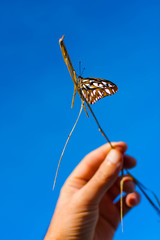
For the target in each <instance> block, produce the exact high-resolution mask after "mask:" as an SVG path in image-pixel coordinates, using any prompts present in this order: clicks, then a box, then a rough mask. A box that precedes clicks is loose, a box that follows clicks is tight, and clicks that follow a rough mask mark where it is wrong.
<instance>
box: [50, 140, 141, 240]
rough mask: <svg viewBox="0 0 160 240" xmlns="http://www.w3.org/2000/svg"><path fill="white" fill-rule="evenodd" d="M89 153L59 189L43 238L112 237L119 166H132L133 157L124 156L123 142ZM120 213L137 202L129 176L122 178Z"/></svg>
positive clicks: (117, 207)
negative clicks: (124, 194)
mask: <svg viewBox="0 0 160 240" xmlns="http://www.w3.org/2000/svg"><path fill="white" fill-rule="evenodd" d="M112 144H113V146H114V149H111V147H110V145H109V144H105V145H103V146H101V147H100V148H98V149H96V150H94V151H93V152H91V153H89V154H88V155H87V156H86V157H85V158H84V159H83V160H82V161H81V162H80V164H79V165H78V166H77V167H76V168H75V170H74V171H73V172H72V174H71V175H70V176H69V177H68V179H67V180H66V182H65V184H64V186H63V187H62V189H61V193H60V197H59V200H58V203H57V206H56V209H55V212H54V215H53V218H52V221H51V223H50V227H49V229H48V232H47V234H46V237H45V240H62V239H74V240H102V239H107V240H110V239H113V236H114V233H115V230H116V229H117V227H118V224H119V222H120V201H117V202H115V199H116V198H117V196H118V195H119V194H120V179H121V177H120V176H118V174H119V172H120V170H121V169H122V167H123V168H126V169H130V168H132V167H134V166H135V165H136V160H135V159H134V158H133V157H130V156H128V155H124V152H125V151H126V149H127V145H126V144H125V143H124V142H116V143H112ZM123 182H124V191H125V192H126V196H124V197H123V215H125V214H126V213H127V212H128V211H129V210H130V209H131V208H132V207H134V206H136V205H137V204H138V203H139V202H140V195H139V194H138V193H136V192H134V188H135V185H134V183H133V181H132V179H131V177H129V176H125V177H124V179H123Z"/></svg>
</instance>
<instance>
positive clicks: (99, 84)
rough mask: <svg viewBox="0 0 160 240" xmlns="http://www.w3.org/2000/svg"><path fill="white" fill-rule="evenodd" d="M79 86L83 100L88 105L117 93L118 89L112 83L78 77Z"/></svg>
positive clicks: (99, 79)
mask: <svg viewBox="0 0 160 240" xmlns="http://www.w3.org/2000/svg"><path fill="white" fill-rule="evenodd" d="M79 85H80V89H81V91H82V94H83V96H84V98H85V99H86V101H87V102H88V103H89V104H94V103H95V102H97V101H98V100H99V99H101V98H103V97H106V96H109V95H112V94H114V93H116V92H117V91H118V87H117V86H116V85H115V84H114V83H112V82H111V81H108V80H105V79H101V78H82V77H79Z"/></svg>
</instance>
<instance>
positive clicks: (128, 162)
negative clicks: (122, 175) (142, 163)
mask: <svg viewBox="0 0 160 240" xmlns="http://www.w3.org/2000/svg"><path fill="white" fill-rule="evenodd" d="M136 165H137V161H136V160H135V158H133V157H131V156H129V155H126V154H125V155H124V162H123V168H125V169H131V168H133V167H135V166H136Z"/></svg>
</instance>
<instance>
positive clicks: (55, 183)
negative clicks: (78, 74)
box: [53, 104, 83, 190]
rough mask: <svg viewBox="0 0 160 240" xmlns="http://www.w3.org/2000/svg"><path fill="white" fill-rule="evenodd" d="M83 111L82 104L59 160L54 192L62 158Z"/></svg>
mask: <svg viewBox="0 0 160 240" xmlns="http://www.w3.org/2000/svg"><path fill="white" fill-rule="evenodd" d="M82 109H83V104H81V108H80V111H79V114H78V117H77V120H76V122H75V124H74V126H73V128H72V130H71V132H70V134H69V136H68V138H67V141H66V143H65V145H64V148H63V151H62V154H61V157H60V159H59V162H58V167H57V171H56V175H55V178H54V184H53V190H54V188H55V184H56V180H57V175H58V171H59V167H60V164H61V160H62V157H63V155H64V152H65V149H66V146H67V144H68V141H69V139H70V137H71V135H72V133H73V131H74V129H75V127H76V125H77V122H78V120H79V117H80V115H81V112H82Z"/></svg>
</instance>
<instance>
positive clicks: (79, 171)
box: [69, 142, 127, 181]
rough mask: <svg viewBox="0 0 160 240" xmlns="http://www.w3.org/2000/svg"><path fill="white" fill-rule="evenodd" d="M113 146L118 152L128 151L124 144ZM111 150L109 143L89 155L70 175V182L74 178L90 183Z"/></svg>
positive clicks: (114, 144)
mask: <svg viewBox="0 0 160 240" xmlns="http://www.w3.org/2000/svg"><path fill="white" fill-rule="evenodd" d="M112 145H113V147H114V148H116V149H117V150H118V149H119V150H120V151H121V152H123V153H124V152H125V151H126V150H127V145H126V143H124V142H113V143H112ZM110 150H111V146H110V144H109V143H107V144H104V145H103V146H101V147H99V148H97V149H96V150H94V151H92V152H91V153H89V154H87V155H86V156H85V157H84V159H83V160H82V161H81V162H80V163H79V165H78V166H77V167H76V168H75V170H74V171H73V172H72V174H71V175H70V177H69V178H70V180H71V179H72V178H76V179H77V178H78V179H81V180H83V181H88V180H89V179H91V178H92V176H93V175H94V174H95V172H96V171H97V170H98V168H99V167H100V165H101V164H102V162H103V161H104V160H105V158H106V156H107V154H108V153H109V151H110Z"/></svg>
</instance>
